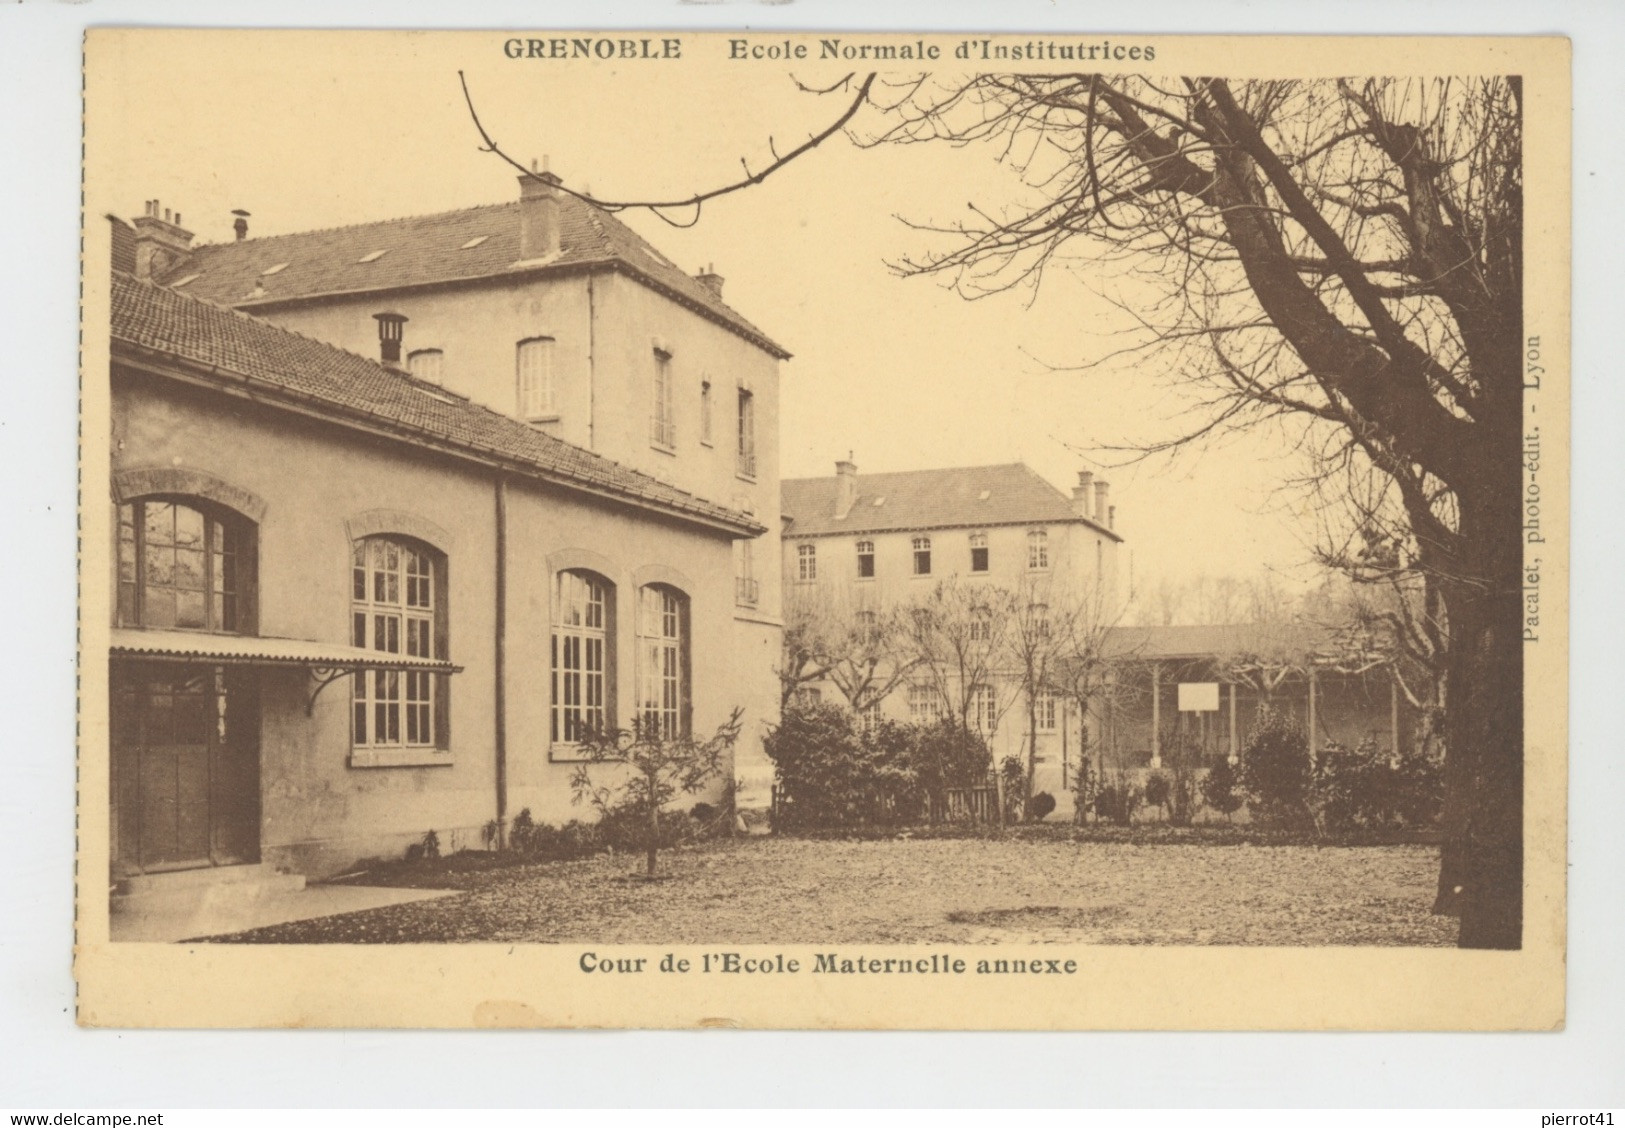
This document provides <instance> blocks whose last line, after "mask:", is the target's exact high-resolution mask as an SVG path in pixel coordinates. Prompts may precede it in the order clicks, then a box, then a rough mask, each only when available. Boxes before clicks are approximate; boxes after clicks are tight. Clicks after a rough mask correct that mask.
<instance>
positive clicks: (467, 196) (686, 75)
mask: <svg viewBox="0 0 1625 1128" xmlns="http://www.w3.org/2000/svg"><path fill="white" fill-rule="evenodd" d="M96 34H97V33H92V40H91V44H90V48H89V50H90V52H91V58H92V62H93V66H92V69H91V72H90V73H91V75H92V78H91V84H92V88H91V90H90V97H89V99H88V105H89V107H90V109H89V114H90V117H89V121H88V133H87V136H88V160H89V166H88V167H89V173H88V174H87V182H86V191H87V200H88V201H89V205H90V210H89V212H88V214H92V215H96V214H101V213H104V212H114V213H116V214H119V215H123V216H126V217H129V216H133V215H136V214H138V213H139V212H140V210H141V207H142V202H143V201H144V200H147V199H151V198H155V197H156V198H158V199H159V200H160V201H161V206H163V207H167V208H172V209H174V210H177V211H179V212H180V213H181V214H182V215H183V216H184V217H185V221H186V226H187V227H188V228H189V229H190V230H192V231H194V232H196V234H197V236H198V240H199V241H200V242H216V241H225V240H229V239H230V238H232V234H231V221H232V216H231V211H232V209H234V208H244V209H247V210H248V211H250V212H251V213H252V218H251V220H250V223H251V233H252V234H253V235H271V234H276V233H280V232H286V231H297V230H308V229H314V228H322V227H331V226H339V225H343V224H349V223H361V222H370V221H373V220H378V219H384V218H389V217H395V216H404V215H418V214H425V213H431V212H436V211H441V210H449V209H453V208H459V207H468V206H473V205H477V204H484V203H493V202H500V201H503V200H507V199H511V198H513V197H514V196H515V195H516V194H517V188H516V185H515V181H514V177H513V174H512V170H511V169H510V168H508V166H506V165H505V164H503V163H502V161H501V160H500V159H499V158H497V157H495V156H493V155H492V154H490V153H486V152H482V151H480V148H479V138H478V135H477V133H476V132H475V130H474V126H473V123H472V121H471V119H470V117H469V113H468V109H467V107H466V105H465V103H464V101H463V95H462V90H461V87H460V85H459V80H458V71H459V70H463V71H465V72H466V75H467V78H468V82H469V87H470V90H471V91H472V93H473V96H474V99H475V103H476V106H477V107H478V109H479V112H480V115H481V117H482V119H483V120H484V122H485V125H486V127H487V129H488V130H489V131H490V133H491V134H492V135H493V136H494V137H495V139H496V140H497V141H498V143H499V144H501V145H502V147H503V148H504V149H505V150H507V151H508V152H510V153H511V154H512V155H514V156H516V157H518V158H519V159H521V160H524V161H527V162H528V161H529V160H532V159H539V158H544V157H545V158H546V159H547V161H548V163H549V166H550V167H551V168H552V170H553V171H555V172H557V173H558V174H560V175H561V176H563V177H564V178H565V180H566V182H567V183H569V184H571V185H574V186H577V187H582V188H585V189H590V190H591V191H592V192H593V193H595V194H597V195H598V196H600V197H601V198H619V199H628V198H632V199H647V198H669V197H674V196H684V195H687V194H689V193H692V192H694V191H696V190H699V189H704V188H710V187H713V186H716V185H719V184H722V183H727V182H731V181H733V180H736V179H738V177H739V175H740V171H741V163H740V162H741V160H742V159H743V160H744V161H746V162H748V163H749V164H750V166H751V167H753V168H760V167H762V166H763V165H764V164H765V163H766V162H767V161H768V160H769V159H770V152H769V148H768V139H769V138H770V137H771V138H772V139H773V143H774V145H775V146H776V148H777V151H779V152H783V151H785V150H786V149H788V148H790V147H791V146H793V145H795V144H797V143H799V141H800V140H802V139H803V138H805V137H806V136H807V135H809V134H810V133H812V132H813V131H815V130H818V129H820V128H822V127H823V126H824V125H826V124H827V123H828V122H829V121H830V120H832V118H833V117H834V116H835V115H836V114H837V113H838V112H839V111H840V109H842V108H844V105H845V103H844V101H843V100H841V99H840V96H839V95H838V94H831V95H824V96H818V95H813V94H809V93H806V92H804V91H802V90H801V89H799V88H798V86H797V85H796V81H795V80H796V79H800V80H801V81H802V82H805V83H807V84H820V83H825V82H829V81H831V80H833V79H835V78H838V77H840V75H841V74H843V73H845V72H846V71H847V70H848V69H850V68H849V66H842V67H839V68H836V69H831V67H830V65H828V64H825V65H824V66H823V67H822V68H820V67H819V66H817V65H808V66H805V67H802V68H801V69H797V70H794V71H792V70H788V69H786V68H785V67H784V66H783V65H780V64H756V63H731V64H730V63H725V62H722V56H723V55H724V54H725V48H724V46H723V45H722V44H721V43H720V42H717V43H712V44H705V43H703V42H701V41H700V40H698V39H697V38H696V37H694V36H693V35H690V36H689V37H688V39H687V43H688V52H689V54H688V57H686V58H685V59H684V60H683V61H682V62H680V63H676V64H671V63H641V62H640V63H612V64H599V63H592V62H579V61H577V62H569V63H560V62H552V61H547V62H543V61H537V60H517V61H516V60H510V59H507V58H506V57H505V56H504V55H503V53H502V50H501V47H502V39H503V37H502V36H501V35H500V34H498V33H494V32H469V33H451V34H446V33H440V34H421V33H420V34H396V35H395V36H393V37H388V36H376V35H375V36H371V37H369V36H367V35H366V34H365V33H362V34H359V35H353V36H342V35H333V34H331V33H329V34H328V35H327V36H325V37H323V38H312V37H310V36H308V35H305V34H302V33H297V32H278V33H259V34H256V33H237V34H236V35H235V36H234V37H230V38H215V39H212V40H209V41H207V42H205V40H204V39H203V38H202V37H203V36H207V35H208V34H210V33H168V34H167V35H160V34H152V33H142V32H128V33H119V32H109V33H103V34H104V35H105V36H106V38H104V39H102V40H101V41H98V40H97V39H96V37H95V36H96ZM192 34H196V35H198V36H199V37H200V38H198V39H196V40H192V41H190V42H188V41H187V36H188V35H192ZM98 52H100V53H101V54H100V55H98ZM103 60H105V66H104V67H101V68H100V69H98V67H97V66H96V65H94V64H97V63H100V62H102V61H103ZM98 75H100V80H101V81H102V82H103V83H104V84H105V86H104V87H103V88H102V89H103V90H105V91H106V93H105V94H102V95H101V96H98V90H97V88H96V87H95V83H96V81H97V77H96V76H98ZM861 120H862V119H860V121H861ZM996 155H997V154H996V152H995V151H994V150H992V149H991V148H990V147H988V146H985V145H971V146H967V147H965V148H957V149H956V148H952V147H949V146H946V145H937V144H932V145H910V146H896V145H891V146H882V147H879V148H871V149H860V148H857V147H855V146H853V145H852V144H851V143H849V142H848V141H847V140H846V139H845V138H844V137H836V138H832V139H831V140H830V141H828V142H826V143H825V144H824V145H823V146H821V147H819V148H818V149H817V150H815V151H813V152H812V153H810V154H808V155H806V156H805V157H802V158H801V159H799V160H797V161H796V162H794V163H792V164H790V165H789V166H787V167H785V168H784V169H783V170H782V171H780V172H778V173H776V174H775V175H774V176H772V177H770V178H769V179H768V180H766V181H765V182H763V183H762V184H760V185H757V186H754V187H752V188H750V189H748V190H745V191H741V192H738V193H735V194H733V195H730V196H727V197H725V198H722V199H719V200H717V201H714V202H713V203H711V204H709V205H707V207H706V208H705V209H704V211H703V213H702V215H701V217H700V221H699V222H698V224H696V225H695V226H693V227H691V228H687V229H677V228H673V227H671V226H668V225H667V224H665V223H663V222H661V221H660V220H659V219H658V218H656V217H654V216H652V215H651V214H649V213H646V212H626V213H623V218H625V219H626V220H627V221H628V222H629V223H630V224H631V225H632V226H633V227H635V228H636V229H638V230H639V231H640V232H641V233H643V234H644V235H645V236H646V237H648V238H649V239H650V241H651V242H653V243H654V244H655V245H656V246H657V247H658V248H659V249H660V250H661V251H662V252H663V253H665V254H666V255H667V256H668V257H669V258H671V259H673V260H674V261H675V262H677V263H678V264H679V265H681V266H682V267H684V268H685V269H687V270H689V271H691V272H694V271H698V270H699V269H700V268H701V267H703V266H706V265H714V267H715V269H716V271H717V272H718V273H720V274H722V275H723V276H724V277H725V278H726V287H725V297H726V299H727V300H728V301H729V303H730V304H732V305H733V306H734V307H735V308H737V309H738V310H739V311H740V312H741V313H743V314H744V315H745V316H746V317H748V318H750V319H751V320H752V321H753V322H755V323H756V324H757V325H759V326H761V327H762V328H763V329H764V330H765V331H766V332H767V333H768V334H769V335H770V336H771V337H773V338H774V339H775V340H776V341H778V342H779V343H781V344H783V345H784V346H785V347H786V348H787V349H788V350H789V351H790V352H791V353H793V354H794V356H793V359H791V360H790V361H788V362H787V363H785V364H784V365H783V367H782V380H781V405H782V406H781V413H780V421H779V422H780V435H781V443H782V464H781V472H782V475H783V476H784V477H787V478H788V477H803V476H814V475H825V474H830V473H833V465H834V462H835V460H836V459H838V458H842V457H845V456H846V455H847V454H848V453H849V452H850V453H851V455H852V456H853V457H854V459H855V460H856V462H857V464H858V468H859V473H860V475H861V474H862V473H863V472H864V471H876V472H879V471H896V470H908V469H923V468H933V467H943V466H967V465H979V464H989V463H998V462H1012V461H1024V462H1026V463H1027V464H1028V465H1030V466H1032V467H1033V468H1034V469H1035V470H1037V471H1038V472H1039V473H1041V474H1042V475H1044V476H1045V477H1046V478H1048V479H1049V480H1050V481H1051V482H1053V483H1054V484H1055V485H1056V486H1058V487H1060V488H1062V489H1069V488H1070V486H1071V485H1072V483H1073V482H1074V481H1075V473H1076V471H1078V470H1080V469H1090V470H1093V471H1095V472H1096V473H1097V474H1099V475H1101V476H1103V477H1106V478H1108V479H1109V480H1110V481H1111V482H1112V500H1113V503H1114V504H1115V505H1116V507H1117V528H1118V531H1119V532H1120V533H1122V535H1123V536H1124V537H1125V538H1126V546H1125V547H1126V548H1127V550H1128V551H1129V553H1130V554H1131V555H1132V569H1133V576H1134V580H1135V586H1136V587H1137V588H1138V589H1139V590H1141V591H1142V592H1143V591H1148V590H1150V589H1152V588H1154V587H1155V586H1157V585H1158V584H1159V583H1163V582H1165V581H1166V582H1172V583H1176V584H1177V583H1182V582H1187V581H1190V580H1192V579H1194V578H1195V577H1198V576H1204V575H1206V576H1239V577H1249V576H1256V575H1260V574H1263V573H1270V574H1273V575H1275V576H1277V577H1278V578H1281V579H1283V580H1285V581H1286V582H1287V583H1288V584H1291V583H1293V582H1304V581H1306V580H1307V579H1309V578H1310V575H1311V571H1310V570H1309V569H1307V568H1306V567H1305V566H1304V564H1305V561H1306V560H1307V558H1308V555H1309V543H1310V540H1311V538H1312V536H1313V532H1312V530H1311V529H1309V528H1308V527H1307V526H1306V524H1305V523H1304V522H1303V521H1301V520H1300V519H1299V515H1295V514H1294V513H1293V512H1292V511H1291V509H1290V507H1289V506H1288V507H1283V499H1282V497H1281V494H1280V491H1279V490H1278V488H1277V486H1278V483H1279V482H1280V481H1281V480H1282V479H1284V478H1287V477H1290V476H1291V475H1292V474H1293V473H1295V472H1296V471H1297V470H1298V469H1299V464H1298V463H1297V462H1296V461H1295V460H1294V456H1293V455H1292V454H1291V453H1290V451H1289V449H1288V447H1287V445H1286V443H1285V442H1284V440H1283V439H1282V438H1281V436H1279V435H1276V434H1273V433H1257V434H1249V435H1246V436H1243V437H1241V438H1239V439H1236V440H1233V441H1231V442H1229V443H1227V444H1224V445H1222V446H1220V447H1218V448H1216V449H1207V450H1204V451H1202V452H1200V453H1199V454H1186V455H1183V456H1181V457H1180V458H1178V459H1176V460H1173V461H1172V462H1170V461H1169V460H1167V459H1157V460H1153V461H1150V462H1147V463H1142V464H1139V465H1135V466H1121V465H1114V463H1117V462H1118V461H1120V456H1118V455H1112V454H1108V453H1106V452H1104V451H1103V450H1102V449H1101V448H1102V447H1104V446H1110V445H1117V444H1121V443H1123V442H1125V441H1127V440H1131V439H1156V438H1159V437H1167V436H1169V435H1171V434H1174V433H1176V432H1177V431H1178V430H1179V429H1180V428H1181V422H1180V419H1179V418H1178V411H1179V407H1180V404H1179V400H1178V397H1177V395H1176V394H1175V393H1174V392H1172V391H1171V390H1170V389H1171V387H1172V386H1173V379H1172V377H1174V376H1176V375H1177V374H1172V373H1169V372H1166V371H1162V370H1159V369H1158V368H1157V367H1156V366H1154V365H1150V364H1144V363H1132V364H1123V363H1119V364H1117V365H1116V366H1114V367H1109V368H1105V369H1099V368H1097V369H1093V370H1086V371H1081V372H1080V371H1077V370H1076V369H1077V368H1078V366H1080V365H1087V364H1089V363H1090V362H1093V361H1098V360H1099V359H1100V358H1102V357H1103V356H1105V355H1106V354H1108V353H1110V352H1112V351H1114V350H1115V349H1117V348H1118V347H1120V346H1121V344H1122V342H1123V337H1122V334H1123V332H1124V330H1125V329H1126V328H1127V324H1126V321H1125V317H1124V315H1123V314H1122V313H1121V311H1119V310H1118V309H1116V308H1115V307H1114V306H1113V305H1112V304H1111V303H1110V302H1107V301H1105V300H1103V299H1102V298H1101V297H1100V296H1099V295H1098V293H1097V291H1099V290H1101V289H1102V288H1106V289H1107V290H1108V291H1109V292H1110V291H1111V288H1112V287H1114V286H1117V285H1118V284H1117V283H1115V282H1114V281H1113V280H1112V279H1110V278H1107V277H1106V276H1104V275H1103V274H1101V272H1100V271H1099V269H1098V268H1097V267H1095V266H1094V265H1093V264H1092V263H1091V262H1090V261H1089V260H1088V259H1087V257H1086V256H1083V255H1081V254H1080V255H1079V256H1078V257H1077V258H1076V260H1075V261H1073V262H1072V263H1071V264H1070V266H1069V268H1068V269H1065V270H1061V271H1055V272H1051V273H1050V274H1049V275H1047V276H1046V278H1045V280H1044V282H1043V284H1042V285H1041V286H1040V287H1039V288H1038V290H1037V291H1036V292H1033V291H1030V290H1029V291H1024V292H1017V293H1006V294H1002V295H997V296H994V297H989V298H985V299H981V300H977V301H968V300H966V299H964V298H962V297H960V296H958V295H957V294H955V293H953V292H952V291H951V290H950V289H948V288H947V287H946V286H945V285H944V283H943V280H941V279H938V278H931V277H924V278H921V277H915V278H904V277H901V276H899V274H898V273H897V271H896V270H895V269H894V268H893V264H895V263H896V262H897V261H899V260H900V259H902V258H903V257H905V256H915V257H917V256H919V255H921V254H923V253H927V252H930V251H932V250H938V251H940V250H945V249H947V248H948V247H950V246H951V245H952V244H951V243H950V242H948V241H947V239H948V237H945V236H941V235H934V234H930V233H926V232H921V231H919V230H916V229H913V228H911V227H910V226H909V222H913V223H926V224H932V223H944V222H953V221H955V220H957V219H959V218H961V217H962V216H964V215H965V214H966V209H967V207H968V206H969V205H971V204H972V203H975V204H976V205H978V206H980V207H983V208H992V209H997V208H999V207H1002V206H1007V205H1009V204H1010V203H1011V202H1012V201H1013V200H1014V199H1015V193H1016V191H1017V190H1018V187H1019V186H1018V184H1017V182H1016V180H1015V178H1014V174H1013V173H1012V172H1011V171H1010V170H1009V169H1008V168H1007V167H1005V166H1002V165H1000V164H999V163H998V162H997V160H996V159H995V158H996ZM905 221H908V222H905ZM1115 292H1117V293H1118V296H1121V289H1120V287H1118V289H1117V290H1116V291H1115ZM1069 369H1071V370H1069ZM1186 422H1187V423H1188V420H1186Z"/></svg>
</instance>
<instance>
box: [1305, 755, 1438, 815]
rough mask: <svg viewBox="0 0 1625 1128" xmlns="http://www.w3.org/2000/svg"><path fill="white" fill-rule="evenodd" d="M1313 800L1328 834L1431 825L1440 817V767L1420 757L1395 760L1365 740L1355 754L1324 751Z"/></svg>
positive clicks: (1318, 766)
mask: <svg viewBox="0 0 1625 1128" xmlns="http://www.w3.org/2000/svg"><path fill="white" fill-rule="evenodd" d="M1314 792H1315V801H1316V804H1317V806H1318V807H1319V809H1320V817H1321V820H1322V823H1323V825H1324V826H1325V827H1326V828H1327V829H1329V830H1341V831H1349V830H1388V829H1393V828H1396V827H1400V826H1410V827H1420V826H1428V825H1431V824H1432V823H1433V822H1435V821H1436V820H1437V819H1438V813H1439V803H1440V799H1441V781H1440V778H1439V772H1438V769H1437V768H1436V767H1435V766H1434V765H1433V764H1432V763H1431V761H1429V760H1428V759H1427V758H1425V757H1422V756H1408V757H1403V758H1401V759H1400V760H1399V762H1397V763H1395V762H1393V761H1392V760H1391V759H1390V758H1389V756H1388V755H1387V754H1386V753H1384V752H1383V751H1382V750H1381V749H1380V748H1379V747H1378V746H1377V742H1376V739H1375V738H1374V737H1369V736H1368V737H1367V738H1366V739H1365V740H1362V741H1361V742H1360V746H1359V747H1358V748H1357V749H1354V750H1353V751H1350V750H1349V749H1347V748H1345V747H1343V746H1342V745H1338V744H1331V745H1328V746H1327V747H1326V750H1325V754H1324V755H1323V756H1322V757H1321V758H1320V762H1319V763H1318V764H1316V766H1315V779H1314Z"/></svg>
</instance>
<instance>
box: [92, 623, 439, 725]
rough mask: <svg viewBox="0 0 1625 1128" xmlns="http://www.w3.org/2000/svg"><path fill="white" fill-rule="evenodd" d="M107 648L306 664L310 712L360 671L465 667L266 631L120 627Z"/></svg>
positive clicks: (148, 656) (135, 654) (165, 656)
mask: <svg viewBox="0 0 1625 1128" xmlns="http://www.w3.org/2000/svg"><path fill="white" fill-rule="evenodd" d="M108 653H109V654H111V655H112V656H113V657H114V658H140V659H144V660H146V661H156V662H203V663H209V664H211V665H221V666H303V667H304V668H306V669H308V670H309V671H310V675H311V677H312V678H313V679H314V680H315V683H316V684H315V686H314V687H313V689H312V690H311V694H310V698H309V700H308V701H306V703H305V711H306V712H307V713H309V712H310V711H311V710H312V709H314V707H315V705H316V697H317V695H318V694H320V693H321V691H322V690H323V689H325V688H326V687H327V686H328V685H329V684H330V683H331V682H334V681H337V680H338V679H339V678H342V677H344V676H346V675H348V674H354V673H357V672H359V671H361V670H412V671H420V672H424V673H434V674H460V673H462V672H463V668H462V667H461V666H455V665H453V664H452V663H450V662H448V661H446V660H444V659H440V658H420V657H416V656H413V655H410V654H391V653H389V652H387V651H383V650H367V649H364V648H362V647H359V646H346V645H344V644H343V643H338V642H316V641H314V640H311V639H302V638H273V637H268V636H265V635H229V634H208V633H205V632H202V631H161V630H160V631H152V630H133V629H130V628H128V627H115V628H114V629H113V632H112V640H111V645H110V646H109V647H108Z"/></svg>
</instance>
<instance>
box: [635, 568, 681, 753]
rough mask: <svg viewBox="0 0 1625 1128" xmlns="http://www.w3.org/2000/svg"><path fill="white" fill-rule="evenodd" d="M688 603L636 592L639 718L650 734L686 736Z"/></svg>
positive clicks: (670, 593)
mask: <svg viewBox="0 0 1625 1128" xmlns="http://www.w3.org/2000/svg"><path fill="white" fill-rule="evenodd" d="M687 619H688V600H687V599H685V598H684V597H683V595H682V594H681V593H679V592H677V591H676V590H674V589H672V588H668V587H663V586H660V585H657V584H651V585H650V586H648V587H645V588H640V589H639V591H638V717H639V720H640V722H641V724H642V725H643V729H644V731H645V732H648V733H658V734H660V736H661V737H663V738H665V739H671V738H674V737H679V736H687V735H688V692H689V685H688V676H689V675H688V648H687V642H688V638H687V636H688V624H687V622H686V620H687Z"/></svg>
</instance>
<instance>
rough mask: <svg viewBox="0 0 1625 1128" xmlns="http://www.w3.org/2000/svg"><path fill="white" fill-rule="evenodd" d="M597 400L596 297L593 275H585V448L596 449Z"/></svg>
mask: <svg viewBox="0 0 1625 1128" xmlns="http://www.w3.org/2000/svg"><path fill="white" fill-rule="evenodd" d="M597 401H598V298H597V292H596V289H595V287H594V285H593V276H592V275H591V274H588V275H587V449H588V450H597V449H598V447H597V446H596V445H595V440H596V438H597V436H596V435H595V434H594V432H595V431H596V430H597V426H596V420H594V419H593V409H594V408H595V407H596V406H597Z"/></svg>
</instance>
